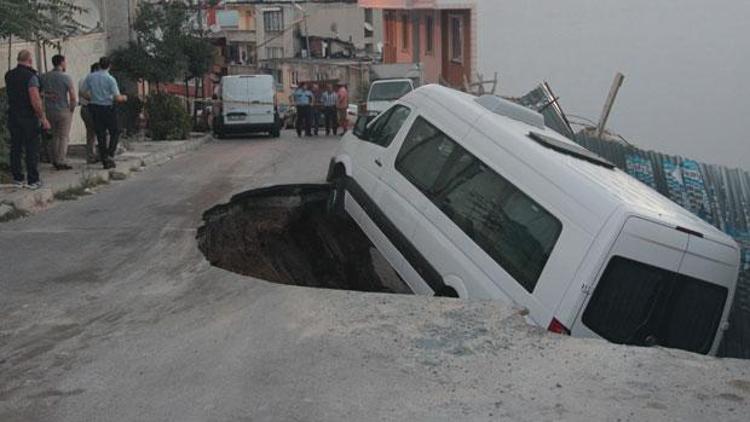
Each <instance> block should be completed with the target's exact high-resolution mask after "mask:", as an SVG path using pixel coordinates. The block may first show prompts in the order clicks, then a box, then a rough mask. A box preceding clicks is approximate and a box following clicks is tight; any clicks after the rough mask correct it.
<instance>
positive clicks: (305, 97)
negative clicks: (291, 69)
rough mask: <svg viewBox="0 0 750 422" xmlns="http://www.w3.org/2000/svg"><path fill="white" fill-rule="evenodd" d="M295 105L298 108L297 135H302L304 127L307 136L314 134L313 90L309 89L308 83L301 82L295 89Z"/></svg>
mask: <svg viewBox="0 0 750 422" xmlns="http://www.w3.org/2000/svg"><path fill="white" fill-rule="evenodd" d="M292 96H293V97H294V106H295V107H296V108H297V124H296V127H297V136H302V129H304V130H305V135H306V136H312V132H311V126H312V122H311V121H310V120H311V119H312V105H311V104H312V92H310V90H309V89H307V84H304V83H303V84H301V85H300V86H298V87H297V89H295V90H294V93H293V94H292Z"/></svg>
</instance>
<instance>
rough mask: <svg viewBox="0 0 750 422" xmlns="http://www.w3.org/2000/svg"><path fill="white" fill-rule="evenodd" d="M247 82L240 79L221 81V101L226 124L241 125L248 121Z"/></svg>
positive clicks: (230, 78)
mask: <svg viewBox="0 0 750 422" xmlns="http://www.w3.org/2000/svg"><path fill="white" fill-rule="evenodd" d="M246 93H247V82H246V81H245V79H243V78H239V77H224V78H223V79H222V80H221V100H222V114H223V117H224V124H225V125H228V126H231V125H241V124H245V122H246V121H247V116H248V112H247V94H246Z"/></svg>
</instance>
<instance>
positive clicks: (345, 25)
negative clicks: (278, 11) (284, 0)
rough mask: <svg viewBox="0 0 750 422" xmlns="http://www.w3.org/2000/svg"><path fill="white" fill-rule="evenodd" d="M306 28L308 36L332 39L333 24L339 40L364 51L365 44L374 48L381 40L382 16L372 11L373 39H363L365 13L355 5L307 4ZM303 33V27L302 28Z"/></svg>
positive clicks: (380, 12) (379, 12) (333, 34)
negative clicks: (369, 44)
mask: <svg viewBox="0 0 750 422" xmlns="http://www.w3.org/2000/svg"><path fill="white" fill-rule="evenodd" d="M304 8H305V9H306V10H307V13H308V17H307V27H308V30H309V33H310V35H317V36H323V37H334V36H335V34H336V33H334V32H333V31H331V25H333V24H335V25H336V27H337V29H338V31H337V33H338V35H339V38H340V39H342V40H344V41H349V42H352V43H354V46H355V47H356V48H357V49H364V48H365V43H366V42H367V43H372V44H373V46H376V45H377V43H378V42H380V41H382V40H383V34H382V33H383V14H382V11H380V10H373V22H372V26H373V29H374V31H373V37H372V38H365V28H364V23H365V11H364V9H363V8H361V7H359V6H357V4H355V3H307V4H305V5H304ZM302 30H303V31H304V25H303V26H302Z"/></svg>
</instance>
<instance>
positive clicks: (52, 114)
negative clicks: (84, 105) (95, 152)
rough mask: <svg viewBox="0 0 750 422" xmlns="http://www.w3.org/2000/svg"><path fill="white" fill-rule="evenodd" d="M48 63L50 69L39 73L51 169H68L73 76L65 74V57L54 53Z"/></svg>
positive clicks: (73, 92) (72, 110)
mask: <svg viewBox="0 0 750 422" xmlns="http://www.w3.org/2000/svg"><path fill="white" fill-rule="evenodd" d="M52 65H53V66H54V69H52V70H51V71H49V72H47V73H45V74H44V75H42V92H43V93H44V110H45V112H46V113H47V118H48V119H49V123H50V125H51V126H52V143H51V144H50V151H49V156H50V159H51V160H52V165H53V166H55V169H57V170H70V169H71V168H72V167H70V165H68V163H67V160H68V143H70V125H71V124H72V123H73V112H74V111H75V109H76V102H77V101H78V100H77V99H76V91H75V88H74V87H73V79H72V78H71V77H70V76H68V75H67V74H66V73H65V71H66V70H67V64H66V63H65V56H62V55H60V54H56V55H54V56H53V57H52Z"/></svg>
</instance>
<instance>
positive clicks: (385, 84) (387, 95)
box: [367, 78, 414, 114]
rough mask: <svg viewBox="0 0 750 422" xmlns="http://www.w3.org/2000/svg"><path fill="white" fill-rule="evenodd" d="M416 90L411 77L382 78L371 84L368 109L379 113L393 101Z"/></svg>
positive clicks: (368, 94)
mask: <svg viewBox="0 0 750 422" xmlns="http://www.w3.org/2000/svg"><path fill="white" fill-rule="evenodd" d="M412 91H414V82H412V80H411V79H406V78H403V79H381V80H378V81H375V82H373V83H372V84H370V91H369V92H368V93H367V111H368V112H369V113H373V114H377V113H381V112H383V111H385V110H386V109H388V107H390V106H391V105H393V102H394V101H396V100H398V99H399V98H401V97H403V96H404V95H406V94H408V93H410V92H412Z"/></svg>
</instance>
